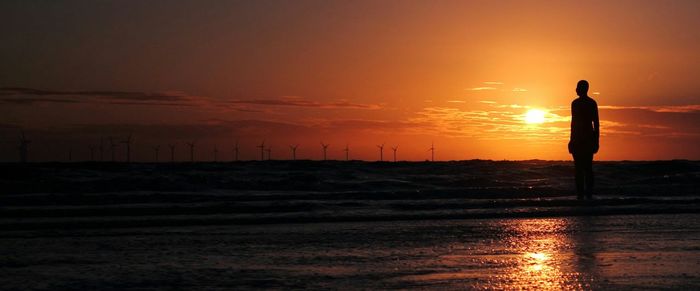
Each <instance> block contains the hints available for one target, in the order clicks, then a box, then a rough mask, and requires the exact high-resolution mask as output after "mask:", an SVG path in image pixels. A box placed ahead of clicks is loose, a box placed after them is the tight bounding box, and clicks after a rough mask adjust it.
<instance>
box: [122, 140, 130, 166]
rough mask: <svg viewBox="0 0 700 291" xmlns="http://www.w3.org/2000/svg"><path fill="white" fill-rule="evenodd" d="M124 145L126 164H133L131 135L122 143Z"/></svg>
mask: <svg viewBox="0 0 700 291" xmlns="http://www.w3.org/2000/svg"><path fill="white" fill-rule="evenodd" d="M122 143H123V144H126V162H127V163H128V162H131V133H130V134H129V136H127V137H126V140H123V141H122Z"/></svg>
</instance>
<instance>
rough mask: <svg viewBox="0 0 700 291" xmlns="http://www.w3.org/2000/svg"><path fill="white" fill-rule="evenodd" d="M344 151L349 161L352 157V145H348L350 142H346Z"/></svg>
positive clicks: (346, 159)
mask: <svg viewBox="0 0 700 291" xmlns="http://www.w3.org/2000/svg"><path fill="white" fill-rule="evenodd" d="M343 151H344V152H345V161H349V160H350V159H349V158H350V147H349V146H348V144H345V148H344V149H343Z"/></svg>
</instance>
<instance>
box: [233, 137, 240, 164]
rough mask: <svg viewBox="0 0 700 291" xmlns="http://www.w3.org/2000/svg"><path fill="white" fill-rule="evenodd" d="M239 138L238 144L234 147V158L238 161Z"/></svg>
mask: <svg viewBox="0 0 700 291" xmlns="http://www.w3.org/2000/svg"><path fill="white" fill-rule="evenodd" d="M238 150H239V149H238V140H236V145H235V146H234V147H233V153H234V155H233V156H234V160H235V161H236V162H237V161H238Z"/></svg>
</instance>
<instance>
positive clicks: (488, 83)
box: [483, 81, 503, 85]
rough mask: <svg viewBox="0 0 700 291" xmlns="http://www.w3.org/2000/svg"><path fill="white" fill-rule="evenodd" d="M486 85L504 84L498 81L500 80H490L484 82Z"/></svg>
mask: <svg viewBox="0 0 700 291" xmlns="http://www.w3.org/2000/svg"><path fill="white" fill-rule="evenodd" d="M483 83H484V84H486V85H503V82H498V81H489V82H483Z"/></svg>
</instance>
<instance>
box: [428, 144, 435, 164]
mask: <svg viewBox="0 0 700 291" xmlns="http://www.w3.org/2000/svg"><path fill="white" fill-rule="evenodd" d="M428 151H429V152H431V153H430V160H431V161H433V162H434V161H435V143H430V148H429V149H428Z"/></svg>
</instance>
